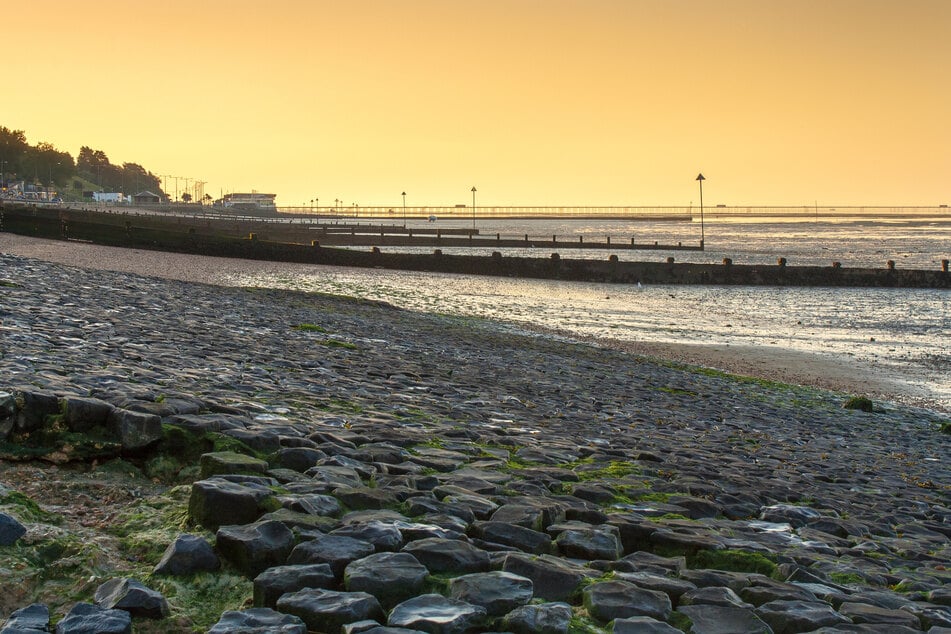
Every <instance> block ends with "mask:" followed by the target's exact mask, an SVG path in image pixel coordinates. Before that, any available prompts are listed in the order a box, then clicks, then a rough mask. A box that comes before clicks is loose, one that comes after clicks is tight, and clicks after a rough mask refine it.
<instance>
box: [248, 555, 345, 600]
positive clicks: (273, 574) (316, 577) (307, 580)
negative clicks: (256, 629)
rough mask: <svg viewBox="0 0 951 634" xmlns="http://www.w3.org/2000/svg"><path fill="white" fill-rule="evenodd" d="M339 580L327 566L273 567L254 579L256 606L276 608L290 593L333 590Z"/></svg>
mask: <svg viewBox="0 0 951 634" xmlns="http://www.w3.org/2000/svg"><path fill="white" fill-rule="evenodd" d="M336 585H337V578H336V577H335V576H334V573H333V570H331V569H330V566H329V565H327V564H299V565H289V566H273V567H271V568H268V569H267V570H265V571H264V572H262V573H261V574H259V575H258V576H257V577H255V578H254V606H255V607H258V608H274V607H275V606H276V605H277V600H278V599H280V598H281V597H282V596H283V595H284V594H287V593H288V592H296V591H298V590H303V589H304V588H320V589H324V590H332V589H334V587H335V586H336Z"/></svg>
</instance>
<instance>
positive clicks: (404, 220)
mask: <svg viewBox="0 0 951 634" xmlns="http://www.w3.org/2000/svg"><path fill="white" fill-rule="evenodd" d="M403 228H404V229H405V228H406V192H403Z"/></svg>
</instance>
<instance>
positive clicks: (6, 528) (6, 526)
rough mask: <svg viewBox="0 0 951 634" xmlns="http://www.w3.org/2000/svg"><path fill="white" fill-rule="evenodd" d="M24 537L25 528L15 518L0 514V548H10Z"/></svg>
mask: <svg viewBox="0 0 951 634" xmlns="http://www.w3.org/2000/svg"><path fill="white" fill-rule="evenodd" d="M24 535H26V527H25V526H23V524H21V523H20V522H19V521H17V519H16V518H15V517H13V516H12V515H7V514H6V513H0V546H12V545H13V544H15V543H16V542H17V540H19V539H20V538H21V537H23V536H24Z"/></svg>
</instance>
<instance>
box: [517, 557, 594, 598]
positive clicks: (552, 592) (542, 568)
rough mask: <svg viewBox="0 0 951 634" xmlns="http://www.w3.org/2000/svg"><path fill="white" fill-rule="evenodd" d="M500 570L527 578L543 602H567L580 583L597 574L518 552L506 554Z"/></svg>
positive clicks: (573, 595) (564, 562)
mask: <svg viewBox="0 0 951 634" xmlns="http://www.w3.org/2000/svg"><path fill="white" fill-rule="evenodd" d="M502 570H504V571H505V572H511V573H513V574H516V575H520V576H522V577H527V578H529V579H531V580H532V585H533V587H534V592H535V596H536V597H537V598H540V599H545V600H546V601H571V600H572V599H573V598H575V595H576V594H577V593H578V588H579V587H580V586H581V582H582V581H583V580H584V579H585V578H586V577H593V576H595V575H596V574H597V572H596V571H594V570H590V569H587V568H583V567H582V566H579V565H577V564H573V563H571V562H569V561H566V560H564V559H559V558H558V557H552V556H550V555H542V556H540V557H532V556H529V555H524V554H522V553H512V554H509V555H507V556H506V557H505V560H504V561H503V562H502Z"/></svg>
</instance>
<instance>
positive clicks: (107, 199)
mask: <svg viewBox="0 0 951 634" xmlns="http://www.w3.org/2000/svg"><path fill="white" fill-rule="evenodd" d="M92 199H93V200H95V201H96V202H97V203H113V204H125V203H127V202H128V199H127V198H126V196H125V194H123V193H122V192H93V193H92Z"/></svg>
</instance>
